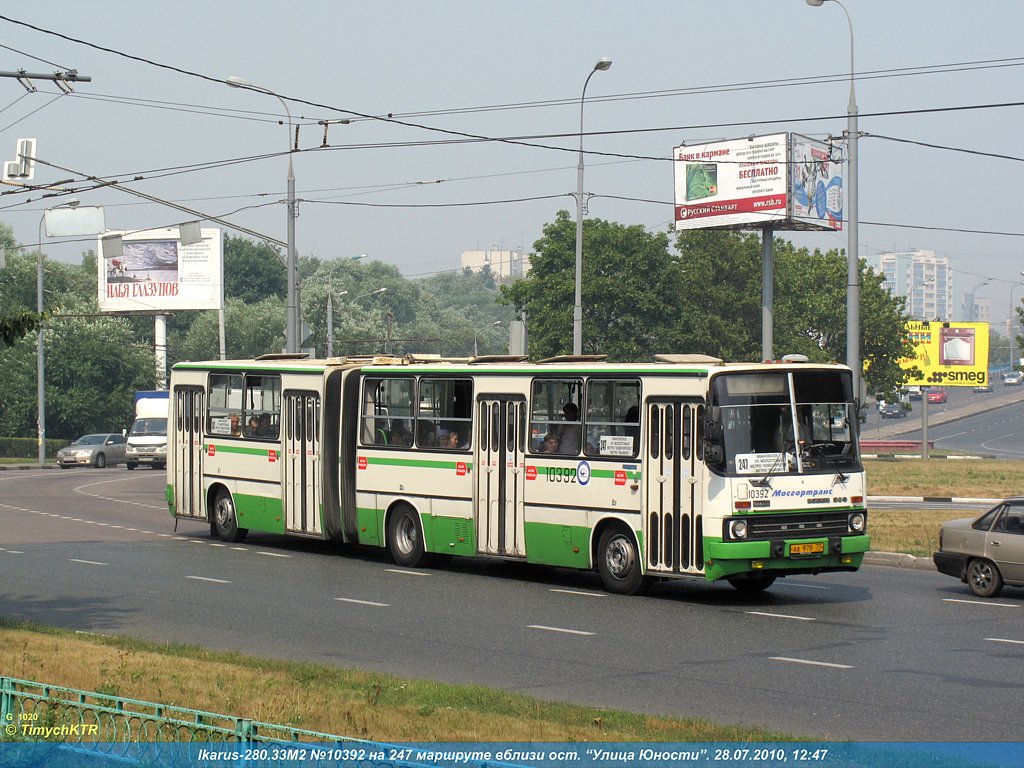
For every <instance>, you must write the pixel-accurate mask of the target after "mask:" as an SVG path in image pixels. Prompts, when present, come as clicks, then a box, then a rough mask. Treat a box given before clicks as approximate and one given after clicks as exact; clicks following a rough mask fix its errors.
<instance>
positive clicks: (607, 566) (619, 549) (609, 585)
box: [597, 528, 650, 595]
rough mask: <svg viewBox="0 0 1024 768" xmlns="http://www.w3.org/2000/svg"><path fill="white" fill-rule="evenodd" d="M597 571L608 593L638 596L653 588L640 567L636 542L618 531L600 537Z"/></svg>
mask: <svg viewBox="0 0 1024 768" xmlns="http://www.w3.org/2000/svg"><path fill="white" fill-rule="evenodd" d="M597 571H598V573H599V574H601V581H602V582H603V583H604V587H605V589H607V590H608V591H609V592H614V593H615V594H617V595H635V594H638V593H640V592H643V591H644V590H645V589H646V588H647V587H648V586H649V585H650V579H649V578H647V577H646V576H644V574H643V569H642V568H641V565H640V554H639V551H638V550H637V546H636V539H634V538H633V536H632V535H630V534H628V533H626V532H624V531H622V530H620V529H617V528H608V529H606V530H605V532H604V533H602V534H601V538H600V539H599V541H598V545H597Z"/></svg>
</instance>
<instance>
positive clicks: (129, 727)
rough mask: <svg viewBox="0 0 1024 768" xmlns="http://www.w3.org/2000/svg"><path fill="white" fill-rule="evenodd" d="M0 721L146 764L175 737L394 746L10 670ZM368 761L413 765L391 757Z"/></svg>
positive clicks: (0, 680) (12, 730)
mask: <svg viewBox="0 0 1024 768" xmlns="http://www.w3.org/2000/svg"><path fill="white" fill-rule="evenodd" d="M0 726H2V728H3V734H4V736H3V737H2V738H0V740H5V741H19V742H60V743H61V744H62V745H63V746H65V747H68V748H72V749H76V750H81V751H89V752H100V753H102V754H105V755H108V756H110V757H113V758H116V759H118V760H125V761H128V762H138V763H143V764H147V765H148V764H155V765H159V764H160V763H161V762H162V761H161V755H162V753H164V754H170V751H169V750H168V749H167V747H168V746H169V745H175V754H180V747H179V746H177V745H181V744H195V745H197V746H198V745H200V744H203V745H210V744H238V745H246V744H249V745H252V744H270V745H273V744H284V745H288V744H315V743H339V742H341V743H342V747H343V748H349V747H351V748H352V749H353V750H357V749H358V750H361V751H362V750H365V752H366V753H367V754H373V755H382V754H383V755H386V754H393V751H392V749H393V745H387V744H382V743H380V742H371V741H366V740H362V739H353V738H348V737H346V736H339V735H337V734H332V733H320V732H318V731H307V730H303V729H301V728H290V727H288V726H284V725H275V724H273V723H261V722H258V721H256V720H249V719H248V718H243V717H232V716H231V715H222V714H218V713H216V712H203V711H201V710H197V709H188V708H186V707H176V706H172V705H168V704H155V703H153V702H149V701H139V700H136V699H126V698H123V697H121V696H111V695H109V694H105V693H97V692H95V691H81V690H77V689H75V688H64V687H62V686H58V685H47V684H45V683H37V682H34V681H31V680H19V679H17V678H13V677H0ZM255 762H259V761H255ZM324 762H325V763H330V762H332V761H329V760H328V761H324ZM250 764H251V763H250ZM373 764H376V765H389V766H412V765H417V763H412V762H407V761H403V760H397V761H396V760H393V759H392V760H383V761H380V762H377V761H374V763H373Z"/></svg>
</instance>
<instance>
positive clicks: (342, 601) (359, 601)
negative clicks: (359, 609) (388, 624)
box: [332, 597, 391, 608]
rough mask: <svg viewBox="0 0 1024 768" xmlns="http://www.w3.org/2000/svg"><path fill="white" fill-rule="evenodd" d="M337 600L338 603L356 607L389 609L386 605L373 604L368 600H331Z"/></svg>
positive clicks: (340, 598) (388, 605)
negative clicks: (350, 604)
mask: <svg viewBox="0 0 1024 768" xmlns="http://www.w3.org/2000/svg"><path fill="white" fill-rule="evenodd" d="M332 599H334V600H337V601H338V602H339V603H355V604H356V605H369V606H372V607H374V608H390V607H391V606H390V604H388V603H374V602H372V601H370V600H353V599H352V598H351V597H335V598H332Z"/></svg>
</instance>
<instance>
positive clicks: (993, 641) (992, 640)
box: [985, 637, 1024, 645]
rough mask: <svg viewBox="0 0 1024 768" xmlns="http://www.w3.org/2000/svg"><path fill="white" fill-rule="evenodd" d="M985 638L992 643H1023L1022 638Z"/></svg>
mask: <svg viewBox="0 0 1024 768" xmlns="http://www.w3.org/2000/svg"><path fill="white" fill-rule="evenodd" d="M985 639H986V640H988V641H989V642H992V643H1012V644H1013V645H1024V640H1007V639H1006V638H1003V637H986V638H985Z"/></svg>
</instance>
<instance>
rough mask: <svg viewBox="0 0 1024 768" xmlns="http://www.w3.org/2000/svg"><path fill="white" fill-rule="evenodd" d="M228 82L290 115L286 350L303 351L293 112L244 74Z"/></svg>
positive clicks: (279, 98)
mask: <svg viewBox="0 0 1024 768" xmlns="http://www.w3.org/2000/svg"><path fill="white" fill-rule="evenodd" d="M225 82H227V84H228V85H229V86H230V87H231V88H244V89H246V90H249V91H255V92H256V93H265V94H267V95H268V96H273V97H274V98H275V99H277V100H278V101H280V102H281V106H282V107H284V111H285V114H286V115H288V253H287V258H286V266H287V270H288V288H287V291H288V293H287V314H286V326H285V352H298V351H299V338H298V336H299V308H298V307H299V305H298V300H297V298H296V294H297V285H298V265H299V258H298V254H297V252H296V250H295V170H294V168H293V166H292V151H293V149H292V113H291V110H290V109H288V103H287V102H286V101H285V100H284V99H283V98H281V97H280V96H278V95H277V94H276V93H274V92H273V91H272V90H270V89H269V88H263V87H262V86H259V85H255V84H253V83H250V82H249V81H248V80H245V79H244V78H241V77H235V76H233V75H232V76H231V77H229V78H228V79H227V80H226V81H225Z"/></svg>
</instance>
